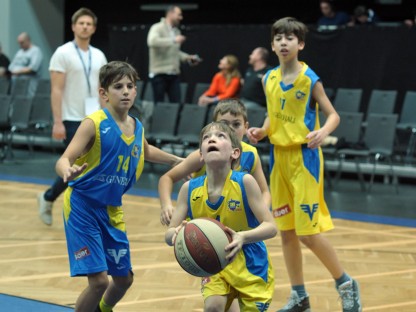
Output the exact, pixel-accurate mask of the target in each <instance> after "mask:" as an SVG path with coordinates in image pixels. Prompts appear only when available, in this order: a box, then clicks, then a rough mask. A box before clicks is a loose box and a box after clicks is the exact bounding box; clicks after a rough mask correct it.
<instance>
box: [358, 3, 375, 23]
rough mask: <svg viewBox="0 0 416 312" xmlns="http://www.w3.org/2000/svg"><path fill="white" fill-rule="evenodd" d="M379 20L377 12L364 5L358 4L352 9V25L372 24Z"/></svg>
mask: <svg viewBox="0 0 416 312" xmlns="http://www.w3.org/2000/svg"><path fill="white" fill-rule="evenodd" d="M379 21H380V18H379V17H378V16H377V14H376V13H375V12H374V11H373V10H372V9H369V8H367V7H365V6H364V5H359V6H357V7H356V8H355V9H354V19H353V25H372V24H375V23H377V22H379Z"/></svg>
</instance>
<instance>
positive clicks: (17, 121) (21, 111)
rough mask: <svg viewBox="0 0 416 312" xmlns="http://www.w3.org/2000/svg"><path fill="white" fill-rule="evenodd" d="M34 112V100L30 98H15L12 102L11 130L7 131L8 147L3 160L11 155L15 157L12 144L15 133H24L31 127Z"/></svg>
mask: <svg viewBox="0 0 416 312" xmlns="http://www.w3.org/2000/svg"><path fill="white" fill-rule="evenodd" d="M31 110H32V99H31V98H30V97H28V96H21V95H19V96H15V97H13V98H12V102H11V114H10V130H9V131H6V133H5V136H6V147H5V152H4V154H3V156H2V160H4V159H5V158H7V157H8V156H9V155H10V157H11V158H13V157H14V155H13V150H12V144H13V136H14V134H15V133H17V132H20V131H24V130H26V129H28V127H29V118H30V113H31Z"/></svg>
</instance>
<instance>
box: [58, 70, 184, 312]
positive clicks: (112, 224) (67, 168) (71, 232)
mask: <svg viewBox="0 0 416 312" xmlns="http://www.w3.org/2000/svg"><path fill="white" fill-rule="evenodd" d="M137 79H138V76H137V73H136V71H135V69H134V68H133V67H132V66H130V65H129V64H127V63H124V62H110V63H108V64H107V65H104V66H103V67H102V68H101V69H100V73H99V81H100V86H101V87H100V89H99V95H100V97H101V98H102V100H103V101H104V102H105V103H106V107H105V108H104V109H102V110H99V111H97V112H95V113H93V114H91V115H89V116H87V117H86V118H85V119H84V120H83V121H82V122H81V125H80V126H79V128H78V130H77V132H76V133H75V136H74V138H73V140H72V141H71V143H70V144H69V146H68V148H67V149H66V150H65V152H64V153H63V155H62V156H61V158H60V159H59V160H58V161H57V163H56V171H57V173H58V174H59V175H60V176H61V177H62V178H63V180H64V182H69V187H68V188H67V190H66V192H65V197H64V225H65V234H66V239H67V247H68V255H69V263H70V270H71V276H87V277H88V287H87V288H86V289H85V290H84V291H83V292H82V294H81V295H80V296H79V297H78V300H77V301H76V304H75V311H101V312H108V311H112V308H113V307H114V306H115V305H116V303H117V302H118V301H119V300H120V299H121V298H122V297H123V296H124V294H125V292H126V291H127V289H128V288H129V287H130V286H131V284H132V283H133V273H132V268H131V262H130V248H129V241H128V239H127V235H126V228H125V223H124V221H123V210H122V207H121V205H122V196H123V194H124V193H125V192H126V191H127V190H128V189H130V187H131V186H132V185H133V184H134V183H135V182H136V181H137V180H138V178H139V177H140V174H141V172H142V169H143V164H144V159H146V160H149V161H152V162H158V163H165V164H170V165H174V164H176V163H177V162H179V161H180V158H178V157H176V156H174V155H170V154H168V153H165V152H163V151H161V150H159V149H157V148H155V147H153V146H150V145H148V143H147V141H146V139H145V138H144V131H143V127H142V125H141V123H140V122H139V120H138V119H136V118H133V117H131V116H129V115H128V111H129V109H130V108H131V107H132V105H133V103H134V99H135V97H136V93H137V92H136V81H137ZM108 275H111V276H112V280H111V282H109V279H108Z"/></svg>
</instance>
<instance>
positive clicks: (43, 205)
mask: <svg viewBox="0 0 416 312" xmlns="http://www.w3.org/2000/svg"><path fill="white" fill-rule="evenodd" d="M52 205H53V202H50V201H47V200H45V197H44V193H39V194H38V207H39V218H40V219H41V220H42V222H43V223H45V224H46V225H51V224H52Z"/></svg>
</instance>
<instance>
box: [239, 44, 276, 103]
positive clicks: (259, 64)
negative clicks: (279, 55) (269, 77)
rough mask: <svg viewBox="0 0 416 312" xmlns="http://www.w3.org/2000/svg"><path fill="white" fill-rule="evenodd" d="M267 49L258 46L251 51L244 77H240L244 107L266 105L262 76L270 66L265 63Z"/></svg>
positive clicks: (267, 55)
mask: <svg viewBox="0 0 416 312" xmlns="http://www.w3.org/2000/svg"><path fill="white" fill-rule="evenodd" d="M268 58H269V51H268V50H267V49H266V48H263V47H258V48H255V49H254V50H253V52H251V54H250V56H249V59H248V64H249V65H250V67H249V68H248V69H247V71H246V73H245V75H244V79H241V84H242V89H241V100H242V102H243V103H244V105H245V107H248V108H256V107H259V106H260V107H266V96H265V95H264V90H263V83H262V78H263V76H264V74H265V73H266V72H267V71H268V70H269V69H270V68H271V66H270V65H268V64H267V61H268Z"/></svg>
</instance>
